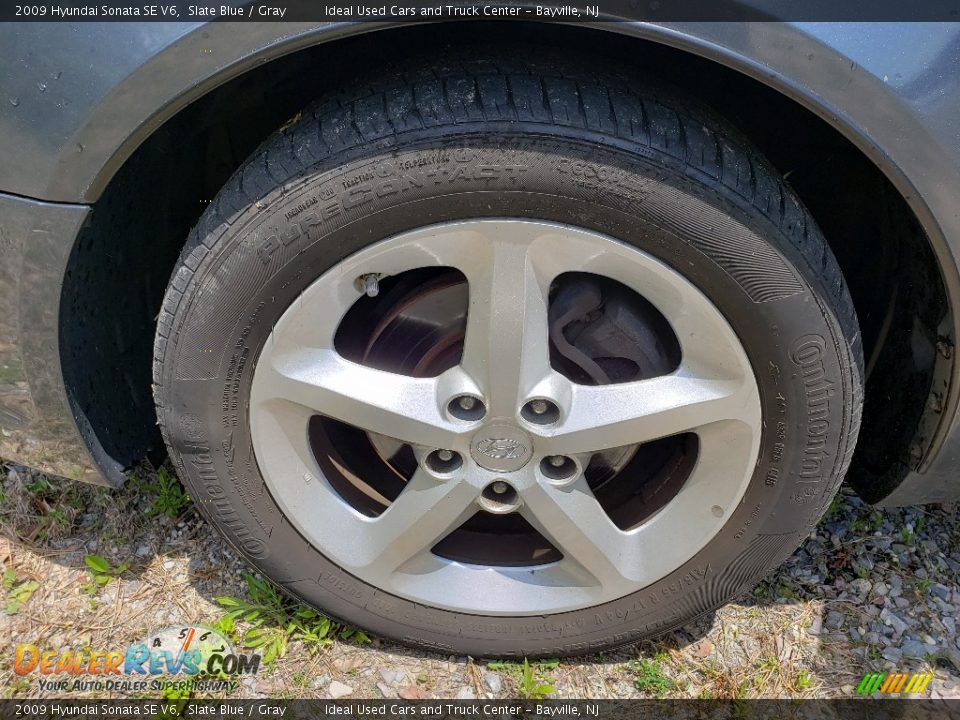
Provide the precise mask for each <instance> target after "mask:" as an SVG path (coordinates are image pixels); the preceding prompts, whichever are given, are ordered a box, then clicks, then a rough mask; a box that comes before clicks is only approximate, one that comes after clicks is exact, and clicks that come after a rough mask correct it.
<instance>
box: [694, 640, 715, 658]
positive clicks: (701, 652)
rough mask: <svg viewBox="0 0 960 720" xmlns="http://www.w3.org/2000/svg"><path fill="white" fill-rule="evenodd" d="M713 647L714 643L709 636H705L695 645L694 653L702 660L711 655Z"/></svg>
mask: <svg viewBox="0 0 960 720" xmlns="http://www.w3.org/2000/svg"><path fill="white" fill-rule="evenodd" d="M713 649H714V645H713V643H712V642H711V641H710V640H709V639H708V638H704V639H703V640H701V641H700V642H698V643H697V644H696V645H694V649H693V654H694V655H696V656H697V657H698V658H700V659H701V660H702V659H703V658H705V657H707V656H709V655H710V653H712V652H713Z"/></svg>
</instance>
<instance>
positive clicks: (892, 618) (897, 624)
mask: <svg viewBox="0 0 960 720" xmlns="http://www.w3.org/2000/svg"><path fill="white" fill-rule="evenodd" d="M880 619H881V620H882V621H883V622H884V623H885V624H887V625H889V626H890V627H892V628H893V630H894V632H897V633H899V634H901V635H902V634H903V633H904V632H906V631H907V628H908V627H909V626H908V625H907V623H905V622H904V621H903V620H902V619H901V618H900V617H899V616H898V615H894V614H893V613H892V612H890V611H889V610H887V609H886V608H884V610H883V612H881V613H880Z"/></svg>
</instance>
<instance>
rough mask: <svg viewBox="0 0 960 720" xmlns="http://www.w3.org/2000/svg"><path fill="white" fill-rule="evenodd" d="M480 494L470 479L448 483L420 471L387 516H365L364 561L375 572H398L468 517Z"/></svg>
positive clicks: (393, 504) (415, 474)
mask: <svg viewBox="0 0 960 720" xmlns="http://www.w3.org/2000/svg"><path fill="white" fill-rule="evenodd" d="M479 494H480V491H479V490H478V489H477V488H476V487H474V486H472V485H470V484H469V483H467V482H460V481H457V480H448V481H447V482H442V481H438V480H437V479H435V478H433V477H431V476H430V475H429V474H428V473H427V472H425V471H424V470H417V472H415V473H414V475H413V477H412V478H411V479H410V481H409V482H408V483H407V485H406V487H404V489H403V490H402V491H401V493H400V495H399V496H398V497H397V499H396V500H394V501H393V503H392V504H391V505H390V507H388V508H387V509H386V510H385V511H384V512H383V514H382V515H380V516H379V517H377V518H374V519H370V520H367V521H365V527H364V528H363V533H362V534H361V535H360V536H359V538H358V540H359V542H361V543H363V546H364V548H363V552H362V560H361V563H362V564H363V565H365V566H367V567H368V569H369V570H370V571H371V572H374V573H378V574H382V575H388V574H390V573H392V572H394V571H395V570H397V569H398V568H399V567H401V566H402V565H403V564H404V563H405V562H407V561H408V560H410V559H412V558H414V557H415V556H417V555H419V554H421V553H424V552H428V551H429V550H430V549H431V548H432V547H433V546H434V545H436V544H437V543H438V542H439V541H440V540H442V539H443V538H444V536H446V535H447V534H448V533H450V532H451V531H452V530H455V529H456V528H458V527H459V526H460V525H462V524H463V523H464V522H466V521H467V520H468V519H469V518H470V517H471V516H472V515H473V514H474V513H475V512H476V511H477V506H476V504H475V503H476V499H477V497H478V496H479Z"/></svg>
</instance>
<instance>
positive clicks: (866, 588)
mask: <svg viewBox="0 0 960 720" xmlns="http://www.w3.org/2000/svg"><path fill="white" fill-rule="evenodd" d="M872 587H873V583H871V582H870V581H869V580H867V579H866V578H857V579H856V580H854V581H853V582H852V583H850V588H851V589H852V590H853V591H854V592H855V593H857V595H866V594H867V593H868V592H870V588H872Z"/></svg>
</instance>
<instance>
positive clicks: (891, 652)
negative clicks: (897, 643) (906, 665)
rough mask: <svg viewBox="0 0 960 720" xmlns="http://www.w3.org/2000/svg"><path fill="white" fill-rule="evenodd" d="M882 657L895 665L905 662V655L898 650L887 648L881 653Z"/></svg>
mask: <svg viewBox="0 0 960 720" xmlns="http://www.w3.org/2000/svg"><path fill="white" fill-rule="evenodd" d="M881 655H883V657H884V659H886V660H888V661H890V662H892V663H893V664H894V665H896V664H897V663H899V662H900V661H901V660H903V653H902V652H901V651H900V650H898V649H897V648H892V647H891V648H887V649H886V650H884V651H883V652H882V653H881Z"/></svg>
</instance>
